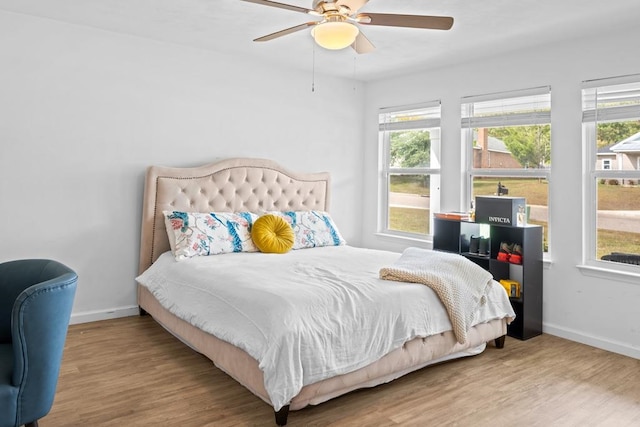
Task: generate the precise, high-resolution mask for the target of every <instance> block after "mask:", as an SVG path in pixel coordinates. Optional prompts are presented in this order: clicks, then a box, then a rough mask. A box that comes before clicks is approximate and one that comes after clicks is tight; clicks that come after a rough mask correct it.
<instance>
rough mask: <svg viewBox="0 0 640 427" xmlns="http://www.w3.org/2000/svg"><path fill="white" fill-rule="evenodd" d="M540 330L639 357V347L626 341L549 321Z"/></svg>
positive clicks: (635, 357)
mask: <svg viewBox="0 0 640 427" xmlns="http://www.w3.org/2000/svg"><path fill="white" fill-rule="evenodd" d="M542 331H543V332H544V333H545V334H549V335H554V336H557V337H560V338H565V339H568V340H571V341H575V342H579V343H581V344H586V345H590V346H591V347H596V348H600V349H602V350H607V351H611V352H613V353H618V354H622V355H624V356H629V357H633V358H634V359H640V348H639V347H633V346H632V345H630V344H627V343H621V342H618V341H612V340H607V339H603V338H602V337H596V336H593V335H587V334H585V333H584V332H579V331H575V330H573V329H568V328H562V327H559V326H556V325H552V324H549V323H544V324H543V328H542Z"/></svg>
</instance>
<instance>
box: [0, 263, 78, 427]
mask: <svg viewBox="0 0 640 427" xmlns="http://www.w3.org/2000/svg"><path fill="white" fill-rule="evenodd" d="M77 280H78V276H77V275H76V273H75V272H74V271H73V270H71V269H70V268H68V267H66V266H65V265H63V264H60V263H59V262H56V261H50V260H45V259H27V260H17V261H9V262H5V263H1V264H0V427H14V426H20V425H23V424H25V425H27V426H33V427H37V425H38V419H40V418H42V417H44V416H45V415H47V414H48V413H49V411H50V410H51V405H52V404H53V397H54V395H55V392H56V386H57V383H58V373H59V371H60V363H61V362H62V351H63V349H64V342H65V339H66V336H67V328H68V326H69V318H70V316H71V308H72V306H73V298H74V296H75V292H76V282H77Z"/></svg>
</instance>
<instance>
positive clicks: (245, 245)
mask: <svg viewBox="0 0 640 427" xmlns="http://www.w3.org/2000/svg"><path fill="white" fill-rule="evenodd" d="M163 214H164V216H165V224H166V225H167V234H168V235H169V241H170V242H171V243H173V245H172V247H171V249H172V251H173V255H174V256H175V257H176V260H178V261H180V260H183V259H187V258H192V257H194V256H206V255H217V254H224V253H232V252H256V251H257V250H258V248H256V246H255V245H254V243H253V241H252V240H251V226H252V225H253V222H254V221H255V220H256V219H258V215H256V214H254V213H251V212H234V213H231V212H210V213H198V212H180V211H164V212H163ZM171 237H173V238H174V239H172V238H171Z"/></svg>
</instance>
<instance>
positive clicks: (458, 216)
mask: <svg viewBox="0 0 640 427" xmlns="http://www.w3.org/2000/svg"><path fill="white" fill-rule="evenodd" d="M433 215H434V216H435V217H436V218H440V219H455V220H458V221H469V219H470V218H471V216H470V215H469V212H436V213H434V214H433Z"/></svg>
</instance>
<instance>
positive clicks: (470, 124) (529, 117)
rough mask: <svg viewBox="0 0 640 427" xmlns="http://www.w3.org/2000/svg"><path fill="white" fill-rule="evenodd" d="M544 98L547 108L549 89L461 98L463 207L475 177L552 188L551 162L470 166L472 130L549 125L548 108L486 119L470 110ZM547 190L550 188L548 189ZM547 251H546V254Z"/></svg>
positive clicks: (468, 197)
mask: <svg viewBox="0 0 640 427" xmlns="http://www.w3.org/2000/svg"><path fill="white" fill-rule="evenodd" d="M539 95H547V96H548V97H549V105H551V86H539V87H534V88H529V89H521V90H514V91H508V92H496V93H491V94H485V95H475V96H467V97H463V98H462V99H461V102H460V109H461V144H463V147H462V153H463V156H464V157H465V158H464V165H465V182H464V187H465V188H463V202H464V203H465V204H466V206H469V207H470V206H471V202H472V201H473V180H474V178H475V177H495V178H534V179H535V178H538V179H540V178H541V179H545V180H546V181H547V182H548V183H549V185H551V162H550V164H549V166H548V167H546V168H520V169H513V168H475V167H473V144H472V141H473V131H474V129H475V128H481V127H485V128H490V127H513V126H531V125H541V124H545V125H546V124H548V125H551V107H550V108H549V111H548V112H539V111H534V112H532V113H530V114H526V113H518V114H509V115H507V114H505V115H503V116H491V117H488V118H483V117H474V116H473V107H474V104H476V103H482V102H485V101H499V100H509V99H512V98H522V97H528V96H532V97H533V96H539ZM551 142H553V130H552V131H551ZM549 188H550V187H549ZM547 209H548V213H549V216H548V220H547V245H548V248H549V249H550V248H551V221H550V217H551V206H550V205H549V195H547ZM546 253H547V252H545V255H546Z"/></svg>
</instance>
